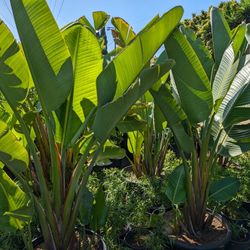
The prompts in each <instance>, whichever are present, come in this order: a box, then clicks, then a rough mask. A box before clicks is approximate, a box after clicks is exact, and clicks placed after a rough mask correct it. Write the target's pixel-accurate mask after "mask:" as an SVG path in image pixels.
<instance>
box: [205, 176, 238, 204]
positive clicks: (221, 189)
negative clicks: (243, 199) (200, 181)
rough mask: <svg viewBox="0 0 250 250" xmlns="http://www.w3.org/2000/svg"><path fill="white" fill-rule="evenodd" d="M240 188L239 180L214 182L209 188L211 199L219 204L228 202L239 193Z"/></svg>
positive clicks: (231, 178)
mask: <svg viewBox="0 0 250 250" xmlns="http://www.w3.org/2000/svg"><path fill="white" fill-rule="evenodd" d="M239 187H240V182H239V180H238V179H237V178H233V177H226V178H223V179H221V180H218V181H214V182H212V183H211V186H210V188H209V198H210V199H213V200H215V201H217V202H225V201H228V200H230V199H231V198H233V196H234V195H235V194H236V193H237V192H238V190H239Z"/></svg>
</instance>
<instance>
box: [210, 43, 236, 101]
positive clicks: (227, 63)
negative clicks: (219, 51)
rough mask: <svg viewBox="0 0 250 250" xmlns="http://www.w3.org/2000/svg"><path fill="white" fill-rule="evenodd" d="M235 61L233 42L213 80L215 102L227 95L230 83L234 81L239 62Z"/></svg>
mask: <svg viewBox="0 0 250 250" xmlns="http://www.w3.org/2000/svg"><path fill="white" fill-rule="evenodd" d="M234 61H235V55H234V50H233V45H232V44H231V45H230V46H229V47H228V48H227V49H226V50H225V52H224V54H223V57H222V59H221V62H220V65H219V68H218V70H217V72H216V75H215V78H214V81H213V87H212V91H213V98H214V102H216V101H217V100H219V99H222V98H224V97H225V95H226V93H227V91H228V89H229V87H230V84H231V83H232V80H233V78H234V77H235V74H236V73H237V68H238V65H239V62H238V61H236V62H234Z"/></svg>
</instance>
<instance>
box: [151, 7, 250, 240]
mask: <svg viewBox="0 0 250 250" xmlns="http://www.w3.org/2000/svg"><path fill="white" fill-rule="evenodd" d="M211 27H212V35H213V47H214V58H212V57H211V55H210V53H209V52H208V51H207V49H206V48H205V46H204V44H203V43H202V42H201V41H200V40H197V39H196V37H195V34H194V33H193V32H192V31H191V30H188V29H185V28H184V27H180V28H179V29H177V30H176V31H175V32H174V33H173V34H172V35H171V37H170V38H169V39H168V40H167V42H166V43H165V48H166V51H165V52H164V53H165V57H167V56H169V57H171V58H173V59H174V60H175V62H176V64H175V66H174V67H173V69H172V71H171V83H172V84H171V86H172V87H170V85H167V84H163V85H161V86H158V87H157V88H156V87H153V88H152V90H151V93H152V95H153V96H154V99H155V102H156V103H157V105H158V106H159V107H160V109H161V111H162V113H163V114H164V116H165V119H166V120H167V122H168V126H169V127H170V128H171V129H172V132H173V134H174V136H175V139H176V144H177V145H178V148H179V152H180V154H181V156H182V159H183V163H182V165H181V166H180V167H178V168H177V169H176V170H174V172H173V173H172V175H171V176H170V179H169V182H168V187H167V190H166V194H167V196H168V197H169V198H170V200H171V201H172V202H173V203H174V204H175V205H177V206H178V205H180V204H184V207H183V209H182V212H183V213H182V215H183V217H182V219H183V220H182V223H180V224H181V225H182V229H183V230H184V231H185V232H186V233H188V234H189V236H192V237H196V238H199V237H200V235H202V232H203V230H204V229H205V228H206V226H209V220H206V219H205V215H206V213H207V205H208V200H209V199H214V200H216V201H218V202H224V201H227V200H228V199H230V198H231V197H232V196H233V195H234V194H235V193H236V192H237V190H238V187H239V181H238V180H237V179H234V178H226V179H220V180H217V181H215V182H213V181H212V178H213V174H212V173H213V169H214V168H215V166H216V164H217V161H218V157H219V156H221V155H222V156H231V157H233V156H237V155H240V154H242V153H244V152H246V151H248V150H249V149H250V78H249V76H250V61H249V25H248V24H247V25H246V24H245V23H243V24H241V25H239V26H238V27H237V28H236V29H235V30H233V31H231V30H230V28H229V27H228V24H227V22H226V20H225V19H224V17H223V15H222V14H221V13H220V11H219V10H218V9H217V8H212V9H211Z"/></svg>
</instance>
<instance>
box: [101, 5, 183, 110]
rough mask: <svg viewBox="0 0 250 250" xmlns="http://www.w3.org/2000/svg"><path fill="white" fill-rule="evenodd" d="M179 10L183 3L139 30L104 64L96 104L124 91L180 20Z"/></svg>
mask: <svg viewBox="0 0 250 250" xmlns="http://www.w3.org/2000/svg"><path fill="white" fill-rule="evenodd" d="M182 14H183V9H182V7H175V8H173V9H172V10H170V11H169V12H167V13H165V14H164V15H163V16H162V17H161V18H159V19H157V21H156V22H155V23H154V24H153V25H152V26H151V27H149V28H148V29H146V30H144V31H143V32H141V33H139V34H138V35H137V37H136V38H135V39H134V40H133V41H132V42H131V43H130V44H129V45H128V46H127V47H126V48H125V49H124V50H123V51H122V52H121V53H119V55H118V56H117V57H116V58H115V59H114V60H113V61H112V62H111V63H110V64H109V65H108V66H107V68H106V69H105V70H104V71H103V72H102V73H101V75H100V76H99V77H98V79H97V92H98V105H99V106H103V105H105V104H106V103H108V102H110V101H112V100H116V99H118V98H119V97H121V96H122V95H123V94H124V92H125V91H126V90H127V89H128V87H129V86H130V85H131V84H132V83H133V82H134V81H135V80H136V77H137V76H138V74H139V73H140V72H141V70H142V69H143V68H144V66H145V65H146V64H147V63H148V61H149V60H150V59H151V58H152V57H153V55H154V54H155V52H156V51H157V50H158V49H159V48H160V46H161V45H162V43H163V42H164V41H165V40H166V39H167V37H168V36H169V34H170V33H171V32H172V31H173V29H174V28H175V27H176V25H177V24H178V23H179V21H180V19H181V17H182ZM149 41H150V42H149Z"/></svg>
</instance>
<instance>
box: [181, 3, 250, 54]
mask: <svg viewBox="0 0 250 250" xmlns="http://www.w3.org/2000/svg"><path fill="white" fill-rule="evenodd" d="M218 7H219V8H220V9H221V10H222V12H223V14H224V16H225V18H226V20H227V22H228V24H229V26H230V28H231V29H234V28H235V27H237V26H238V25H239V24H241V23H242V22H246V23H249V22H250V0H241V1H239V2H238V1H236V0H231V1H228V2H221V3H220V4H219V6H218ZM210 8H211V7H209V9H208V11H204V10H202V11H201V13H200V14H199V15H196V14H192V18H191V19H185V20H184V25H185V26H186V27H189V28H191V29H192V30H193V31H194V32H195V33H196V36H197V37H198V38H200V39H201V40H202V41H203V42H204V43H205V44H206V46H207V48H208V49H209V50H210V51H211V50H212V46H213V45H212V34H211V26H210V16H209V13H210Z"/></svg>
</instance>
